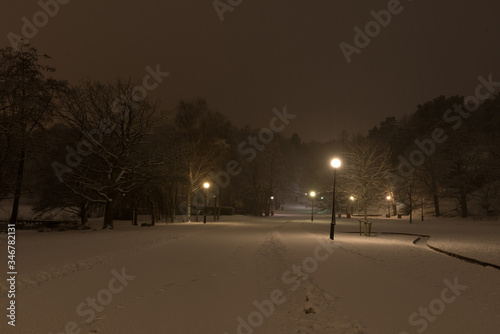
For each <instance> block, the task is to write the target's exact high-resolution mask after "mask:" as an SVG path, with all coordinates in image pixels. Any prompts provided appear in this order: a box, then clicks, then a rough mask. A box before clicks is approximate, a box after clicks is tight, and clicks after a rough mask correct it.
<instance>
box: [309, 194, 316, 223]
mask: <svg viewBox="0 0 500 334" xmlns="http://www.w3.org/2000/svg"><path fill="white" fill-rule="evenodd" d="M309 195H310V196H311V221H314V197H315V196H316V193H315V192H314V191H311V192H310V193H309Z"/></svg>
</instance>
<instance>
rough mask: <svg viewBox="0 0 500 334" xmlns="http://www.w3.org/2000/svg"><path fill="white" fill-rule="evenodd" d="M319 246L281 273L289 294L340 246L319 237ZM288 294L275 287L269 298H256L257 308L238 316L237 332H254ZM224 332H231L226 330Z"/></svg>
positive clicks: (243, 333) (237, 333) (253, 303)
mask: <svg viewBox="0 0 500 334" xmlns="http://www.w3.org/2000/svg"><path fill="white" fill-rule="evenodd" d="M316 240H317V242H318V243H319V245H318V246H316V248H315V249H314V251H313V256H310V257H306V258H305V259H304V260H303V261H302V263H301V264H300V265H296V264H294V265H292V267H291V269H289V270H286V271H285V272H284V273H283V274H282V275H281V281H282V282H283V283H285V284H290V285H291V286H290V292H288V293H289V294H291V293H293V292H294V291H296V290H297V289H298V288H299V287H300V285H301V283H302V281H304V280H306V279H307V278H309V274H312V273H314V272H315V271H316V270H318V267H319V263H321V262H324V261H326V260H327V259H328V258H329V257H330V256H331V255H332V253H333V252H334V249H335V248H338V247H339V246H338V245H337V244H335V243H333V242H330V240H328V239H321V238H317V239H316ZM286 300H287V295H286V293H285V292H284V291H283V290H281V289H274V290H273V291H271V293H270V294H269V298H268V299H264V300H262V301H260V302H259V301H257V300H254V301H253V302H252V305H253V306H254V307H255V310H254V311H252V312H250V313H249V314H248V315H247V316H246V317H245V318H243V317H241V316H239V317H237V318H236V322H237V327H236V334H252V333H253V332H254V329H255V328H258V327H260V326H262V325H263V324H264V320H265V319H267V318H269V317H270V316H271V315H273V314H274V312H275V310H276V306H279V305H281V304H283V303H284V302H286ZM224 334H229V333H228V332H225V333H224Z"/></svg>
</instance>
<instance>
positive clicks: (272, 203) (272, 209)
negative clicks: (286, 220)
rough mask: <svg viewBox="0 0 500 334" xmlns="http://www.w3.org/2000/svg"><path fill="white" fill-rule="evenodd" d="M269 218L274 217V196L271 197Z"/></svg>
mask: <svg viewBox="0 0 500 334" xmlns="http://www.w3.org/2000/svg"><path fill="white" fill-rule="evenodd" d="M271 216H274V196H271Z"/></svg>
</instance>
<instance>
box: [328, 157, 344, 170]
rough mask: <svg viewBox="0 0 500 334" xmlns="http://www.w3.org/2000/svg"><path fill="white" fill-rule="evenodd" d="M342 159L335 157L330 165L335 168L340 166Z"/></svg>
mask: <svg viewBox="0 0 500 334" xmlns="http://www.w3.org/2000/svg"><path fill="white" fill-rule="evenodd" d="M341 164H342V163H341V161H340V159H337V158H334V159H332V161H330V165H332V167H333V168H339V167H340V165H341Z"/></svg>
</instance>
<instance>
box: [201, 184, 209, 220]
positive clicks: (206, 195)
mask: <svg viewBox="0 0 500 334" xmlns="http://www.w3.org/2000/svg"><path fill="white" fill-rule="evenodd" d="M203 188H205V212H204V215H203V224H206V223H207V205H208V188H210V183H208V182H205V183H203Z"/></svg>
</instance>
